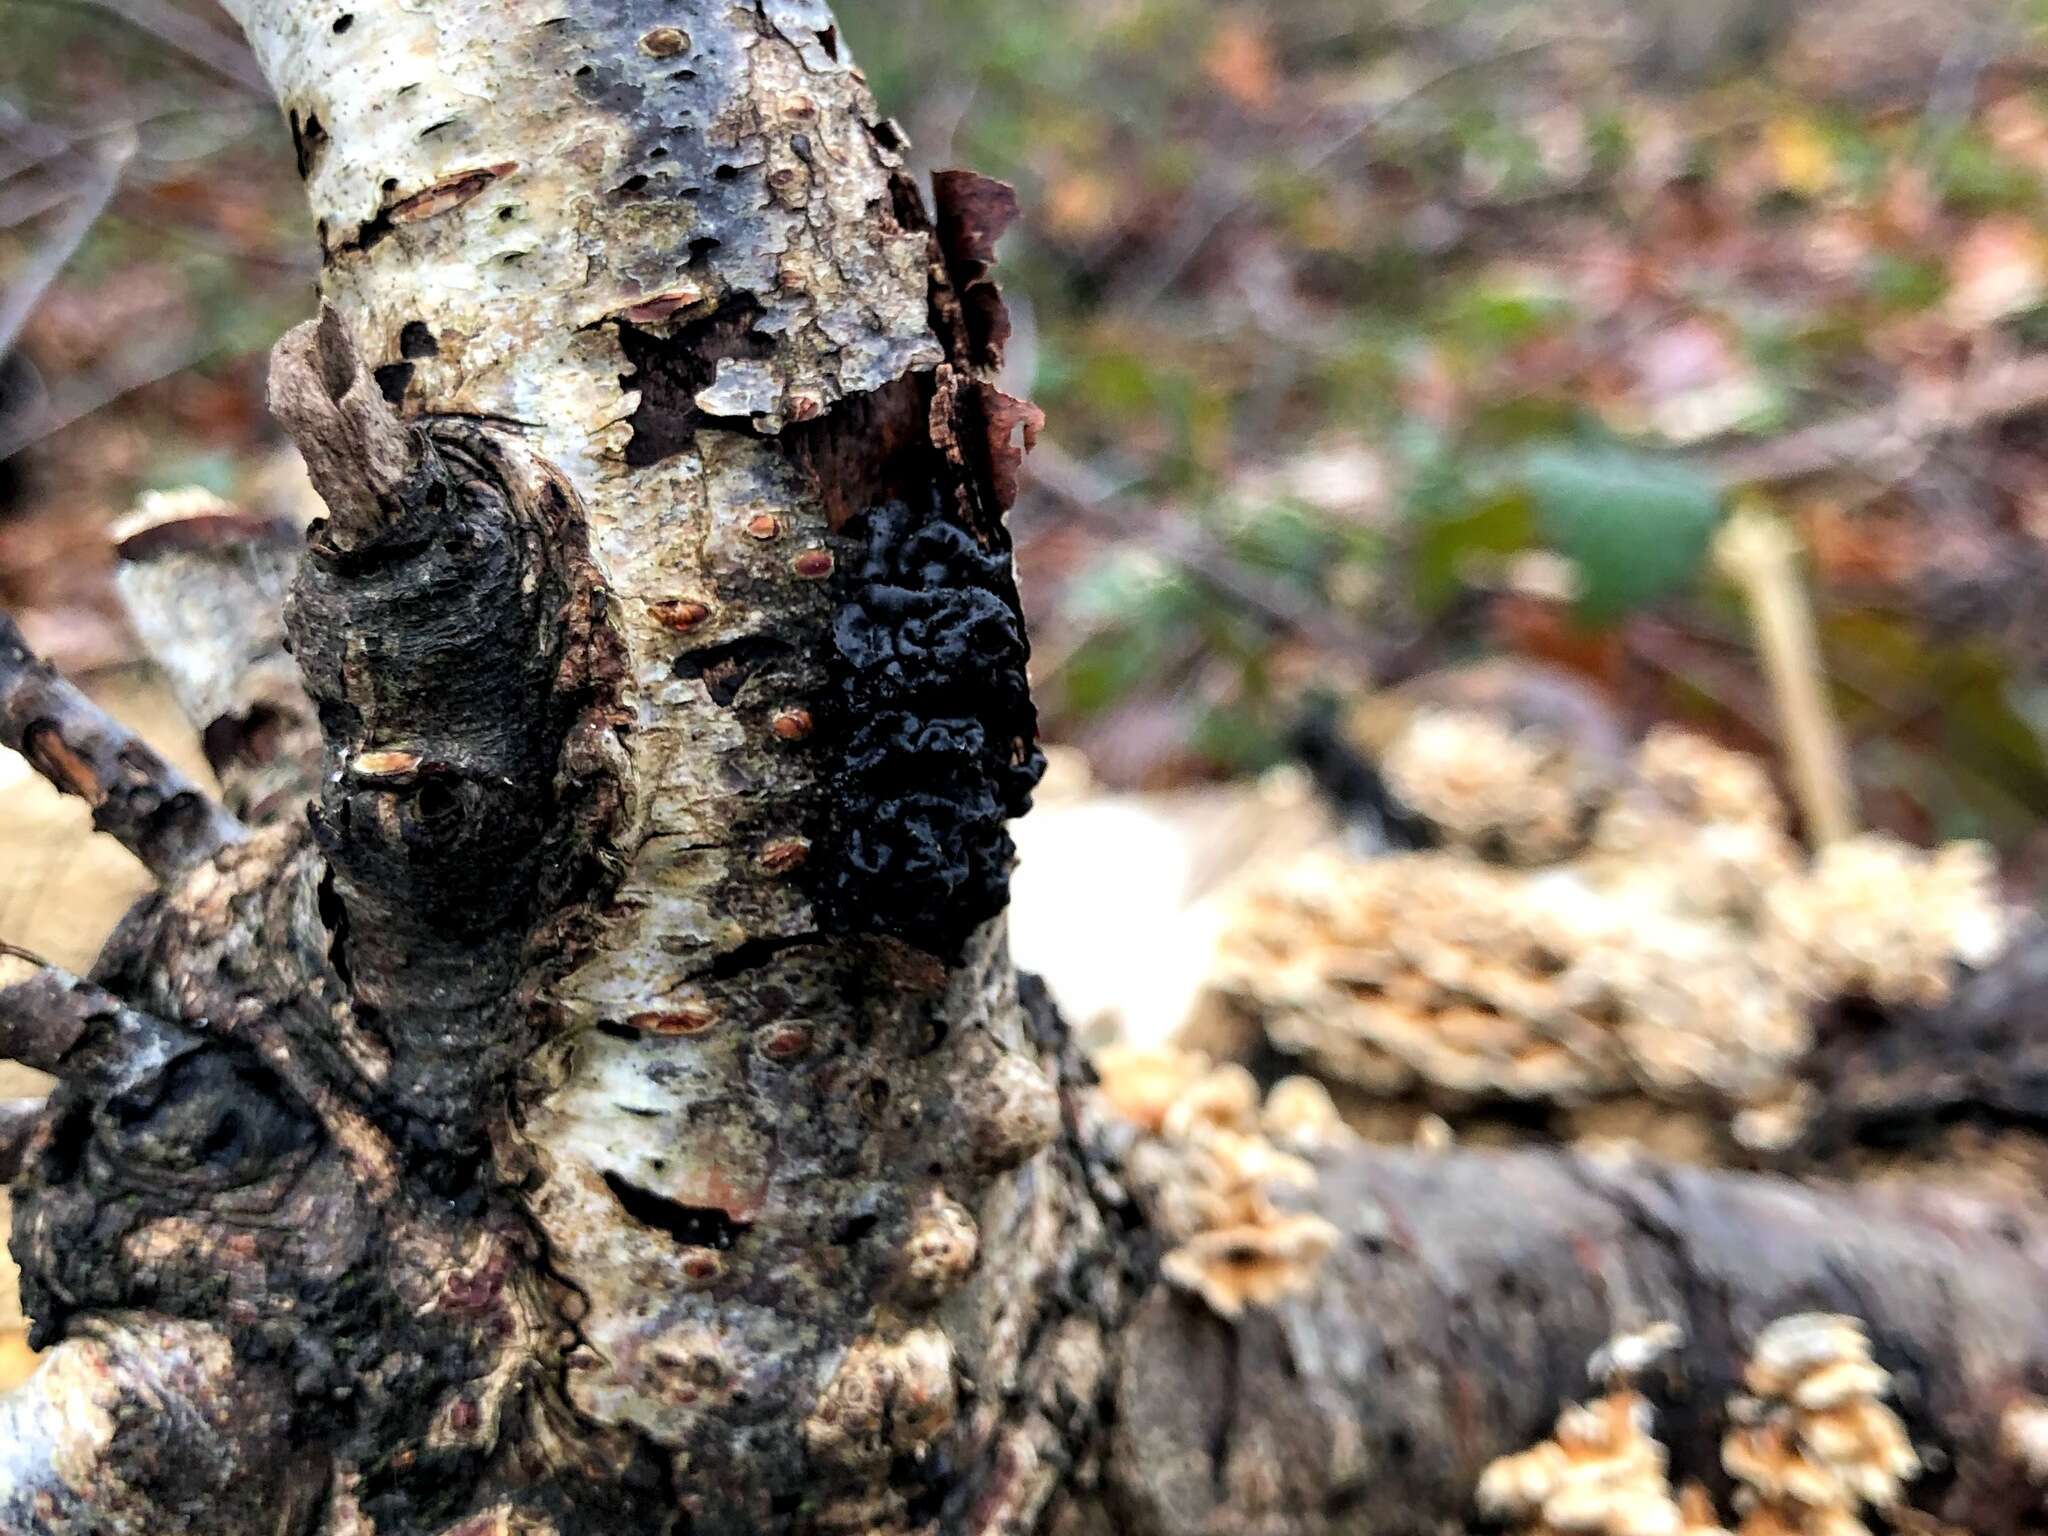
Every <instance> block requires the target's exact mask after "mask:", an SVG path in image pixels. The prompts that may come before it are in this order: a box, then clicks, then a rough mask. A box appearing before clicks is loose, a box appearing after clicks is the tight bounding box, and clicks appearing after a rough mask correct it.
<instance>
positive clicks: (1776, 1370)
mask: <svg viewBox="0 0 2048 1536" xmlns="http://www.w3.org/2000/svg"><path fill="white" fill-rule="evenodd" d="M1683 1343H1684V1340H1683V1336H1682V1335H1681V1334H1680V1333H1679V1331H1678V1329H1677V1328H1676V1327H1675V1326H1673V1325H1671V1324H1658V1325H1654V1326H1653V1327H1651V1328H1649V1329H1645V1330H1643V1332H1642V1333H1640V1334H1637V1335H1633V1336H1629V1337H1626V1338H1623V1339H1619V1340H1616V1341H1615V1342H1614V1343H1613V1344H1611V1345H1610V1346H1609V1347H1608V1348H1606V1349H1603V1350H1602V1351H1601V1352H1600V1353H1599V1354H1597V1355H1595V1356H1594V1359H1593V1362H1592V1371H1591V1374H1593V1375H1594V1376H1596V1377H1602V1378H1605V1380H1606V1383H1607V1391H1606V1393H1605V1394H1604V1395H1603V1396H1601V1397H1599V1398H1597V1399H1595V1400H1593V1401H1592V1402H1589V1403H1574V1404H1571V1405H1569V1406H1567V1407H1566V1408H1565V1409H1564V1411H1563V1412H1562V1413H1561V1414H1559V1415H1558V1419H1557V1428H1556V1431H1555V1433H1554V1434H1553V1435H1552V1437H1551V1438H1550V1439H1548V1440H1546V1441H1543V1442H1542V1443H1541V1444H1539V1445H1536V1446H1533V1447H1532V1448H1530V1449H1529V1450H1526V1451H1521V1452H1518V1453H1516V1454H1514V1455H1512V1456H1503V1457H1501V1458H1499V1459H1498V1460H1496V1461H1494V1462H1493V1463H1492V1464H1491V1465H1490V1466H1488V1467H1487V1469H1486V1471H1485V1473H1484V1475H1483V1476H1482V1477H1481V1478H1480V1481H1479V1488H1478V1492H1477V1495H1476V1502H1477V1504H1478V1506H1479V1510H1480V1513H1481V1514H1483V1515H1485V1516H1487V1517H1489V1518H1493V1519H1501V1520H1506V1521H1508V1522H1510V1523H1511V1525H1512V1527H1513V1529H1514V1530H1515V1531H1517V1532H1518V1533H1520V1536H1553V1533H1557V1536H1562V1533H1564V1532H1584V1533H1589V1536H1727V1533H1726V1531H1725V1530H1724V1528H1723V1527H1722V1526H1721V1524H1720V1522H1719V1519H1718V1517H1717V1516H1716V1514H1715V1512H1714V1508H1713V1505H1712V1502H1711V1501H1710V1499H1709V1498H1708V1496H1707V1494H1706V1492H1705V1490H1704V1489H1703V1488H1701V1487H1700V1486H1699V1485H1697V1484H1689V1485H1687V1486H1686V1487H1685V1488H1684V1489H1683V1490H1681V1491H1679V1492H1676V1493H1674V1492H1673V1490H1672V1486H1671V1482H1670V1475H1669V1464H1670V1455H1669V1452H1668V1451H1667V1450H1666V1449H1665V1447H1664V1445H1663V1444H1662V1443H1661V1442H1659V1441H1658V1439H1657V1438H1656V1434H1655V1419H1654V1415H1653V1413H1652V1411H1651V1408H1650V1404H1649V1400H1648V1399H1647V1398H1646V1397H1645V1396H1644V1395H1643V1393H1642V1392H1641V1391H1639V1390H1638V1389H1637V1386H1636V1378H1637V1376H1638V1375H1639V1373H1640V1370H1641V1368H1642V1367H1643V1366H1644V1365H1647V1364H1649V1363H1650V1362H1651V1361H1652V1360H1655V1359H1659V1358H1663V1357H1665V1356H1672V1355H1675V1354H1677V1352H1679V1351H1680V1350H1681V1349H1682V1346H1683ZM1644 1344H1647V1345H1648V1347H1647V1348H1643V1347H1638V1346H1641V1345H1644ZM1681 1363H1682V1362H1681ZM1743 1385H1744V1387H1745V1388H1747V1392H1746V1393H1744V1394H1741V1395H1737V1396H1736V1397H1734V1398H1733V1399H1731V1400H1730V1402H1729V1404H1728V1425H1727V1430H1726V1433H1725V1435H1724V1436H1723V1439H1722V1442H1721V1464H1722V1468H1723V1470H1724V1471H1725V1472H1726V1473H1727V1474H1728V1476H1729V1477H1730V1478H1731V1479H1733V1481H1734V1485H1735V1487H1734V1503H1735V1508H1736V1510H1737V1512H1738V1514H1739V1515H1740V1516H1741V1523H1740V1524H1739V1525H1738V1526H1737V1527H1736V1530H1735V1536H1868V1528H1867V1527H1866V1526H1865V1525H1864V1524H1863V1522H1862V1520H1861V1518H1860V1516H1861V1514H1862V1513H1863V1511H1864V1510H1865V1509H1866V1508H1869V1509H1875V1510H1880V1511H1886V1512H1889V1511H1892V1510H1894V1509H1896V1508H1897V1507H1898V1506H1899V1505H1900V1503H1901V1501H1902V1499H1903V1497H1904V1493H1905V1489H1906V1485H1907V1484H1908V1483H1909V1482H1911V1481H1912V1479H1913V1478H1914V1477H1916V1476H1917V1475H1918V1474H1919V1472H1920V1458H1919V1456H1918V1455H1917V1454H1916V1453H1915V1451H1914V1449H1913V1446H1912V1444H1911V1442H1910V1441H1909V1440H1908V1438H1907V1435H1906V1430H1905V1426H1904V1425H1903V1424H1902V1423H1901V1422H1900V1421H1899V1417H1898V1415H1897V1414H1896V1413H1894V1412H1893V1411H1892V1409H1891V1408H1890V1407H1889V1406H1888V1405H1887V1403H1886V1402H1885V1399H1886V1397H1887V1396H1889V1395H1890V1392H1891V1376H1890V1374H1889V1373H1888V1372H1886V1371H1885V1370H1884V1369H1883V1368H1882V1367H1881V1366H1879V1365H1878V1364H1877V1363H1876V1361H1874V1360H1873V1359H1872V1358H1871V1355H1870V1342H1869V1339H1868V1338H1867V1336H1866V1335H1865V1333H1864V1331H1863V1325H1862V1324H1861V1323H1860V1322H1858V1321H1857V1320H1856V1319H1855V1318H1853V1317H1845V1316H1840V1315H1837V1314H1830V1313H1798V1314H1795V1315H1792V1316H1789V1317H1781V1318H1779V1319H1777V1320H1776V1321H1775V1322H1773V1323H1771V1324H1770V1325H1769V1326H1768V1327H1766V1328H1765V1329H1764V1330H1763V1331H1762V1332H1761V1333H1760V1334H1759V1335H1758V1336H1757V1338H1756V1341H1755V1343H1754V1344H1753V1345H1752V1347H1751V1350H1750V1355H1749V1359H1748V1363H1747V1365H1746V1367H1745V1369H1744V1372H1743Z"/></svg>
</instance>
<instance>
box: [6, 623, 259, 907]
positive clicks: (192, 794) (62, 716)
mask: <svg viewBox="0 0 2048 1536" xmlns="http://www.w3.org/2000/svg"><path fill="white" fill-rule="evenodd" d="M0 745H4V746H9V747H12V748H13V749H14V750H15V751H17V752H19V753H21V755H22V756H24V757H26V758H27V759H28V760H29V761H30V762H31V763H32V764H34V765H35V768H36V770H37V772H39V773H41V774H42V775H43V777H44V778H46V779H48V780H49V781H50V782H51V783H53V784H55V785H56V786H57V787H58V788H59V789H61V790H63V791H64V792H65V793H66V794H70V795H76V796H77V797H78V798H79V799H81V800H83V801H84V802H85V803H86V804H87V805H89V806H91V807H92V820H93V825H94V826H96V827H98V828H99V829H100V830H101V831H102V832H107V833H110V834H112V835H113V836H114V837H116V838H118V839H119V840H120V843H121V846H122V847H124V848H126V849H127V850H128V851H129V852H130V853H133V854H134V855H135V856H136V857H137V858H138V859H140V860H142V862H143V863H144V864H146V865H148V866H149V868H150V869H151V870H152V871H153V872H154V873H156V874H157V875H158V876H161V877H168V876H171V875H175V874H178V873H180V872H182V871H184V870H188V869H190V868H192V867H193V866H194V865H197V864H200V863H202V862H204V861H205V860H207V859H209V858H211V857H213V855H214V854H216V853H218V852H219V851H220V850H221V849H222V848H224V847H226V846H227V845H228V844H230V843H233V842H238V841H240V840H241V839H242V838H243V837H244V836H245V835H246V829H245V828H244V827H243V826H242V825H241V823H239V822H237V821H236V820H235V819H234V818H233V817H231V816H229V815H228V814H227V813H226V812H225V811H223V810H221V809H220V808H219V807H218V806H216V805H215V804H214V803H213V802H212V801H211V800H209V799H208V798H207V796H206V794H205V792H204V791H203V790H201V789H200V788H199V787H198V786H197V785H196V784H193V783H192V782H191V781H190V780H188V779H187V778H186V777H185V776H184V775H183V774H181V773H179V772H178V771H177V769H175V768H173V767H172V766H171V765H170V764H169V763H167V762H165V761H164V760H163V759H162V758H160V757H158V756H157V755H156V753H154V752H152V751H151V750H150V749H149V748H148V747H146V746H144V745H143V744H142V742H141V741H140V740H139V739H138V738H136V737H135V736H134V735H132V734H131V733H130V732H128V731H125V730H123V729H122V728H121V727H120V726H119V725H117V724H115V723H114V722H113V721H112V720H110V719H109V718H107V716H106V715H105V714H104V713H102V712H101V710H100V708H99V706H98V705H96V704H94V703H93V702H92V701H91V700H90V699H88V698H87V697H86V696H85V695H84V694H82V693H80V692H79V691H78V690H77V689H76V688H74V687H72V686H71V685H70V684H69V683H67V682H65V681H64V680H63V679H62V678H60V677H59V676H57V674H56V673H55V672H54V671H52V670H51V668H50V666H49V664H48V663H47V662H44V661H42V660H41V659H40V658H38V657H37V656H36V655H35V654H34V652H32V651H30V650H29V648H28V645H27V643H26V642H25V641H23V639H22V638H21V631H20V630H19V629H17V628H16V627H15V624H14V621H13V620H12V619H10V618H8V617H7V615H5V614H4V613H0Z"/></svg>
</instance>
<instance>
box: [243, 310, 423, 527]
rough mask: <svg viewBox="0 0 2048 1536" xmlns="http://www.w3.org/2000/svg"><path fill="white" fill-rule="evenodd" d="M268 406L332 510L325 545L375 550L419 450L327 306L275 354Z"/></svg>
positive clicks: (290, 335)
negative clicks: (370, 545)
mask: <svg viewBox="0 0 2048 1536" xmlns="http://www.w3.org/2000/svg"><path fill="white" fill-rule="evenodd" d="M269 405H270V412H271V414H272V415H273V416H275V417H276V418H277V419H278V422H279V423H280V424H281V425H282V426H283V427H284V429H285V431H286V432H287V433H289V434H290V435H291V439H292V441H293V442H294V443H296V444H297V445H298V449H299V453H300V455H301V456H302V457H303V458H304V459H305V461H306V473H307V474H308V475H310V476H311V477H312V480H313V488H314V489H315V490H317V491H318V492H319V493H320V499H321V500H322V501H324V502H325V503H326V504H327V513H328V517H327V526H326V528H325V530H324V531H323V532H322V534H321V538H322V539H323V540H324V541H325V542H327V543H329V544H331V545H332V546H333V547H334V548H336V549H341V550H352V549H357V548H360V547H362V546H364V545H367V544H370V543H372V542H374V541H375V540H376V538H377V537H378V535H379V534H380V533H382V532H383V531H384V529H385V528H386V526H387V525H388V524H389V522H390V520H391V517H392V515H393V511H394V506H395V503H396V500H397V498H398V495H399V492H400V489H401V488H402V487H403V486H404V485H405V483H406V480H407V479H408V477H409V476H410V475H411V474H412V472H413V470H414V468H415V467H416V466H417V464H418V462H419V458H420V444H419V442H418V440H417V439H416V438H415V436H414V434H413V433H412V432H411V431H410V430H409V429H408V428H407V427H406V425H405V424H404V423H403V422H401V421H400V420H399V419H398V414H397V413H396V412H395V411H393V410H392V409H391V406H390V404H389V403H388V402H387V401H386V400H385V398H384V394H383V391H382V390H380V389H379V388H378V387H377V381H376V378H375V377H374V375H373V374H372V373H371V371H370V369H369V368H368V367H367V366H366V365H365V364H364V362H363V359H362V355H361V353H359V352H358V351H357V350H356V344H355V340H354V338H353V337H352V336H351V335H350V334H349V329H348V322H347V321H346V320H344V319H343V318H342V315H341V311H340V310H338V309H335V308H334V307H333V306H332V305H322V306H321V310H320V318H319V319H317V320H308V321H306V322H305V323H304V324H302V325H298V326H294V327H293V328H292V329H291V330H289V331H287V332H286V333H285V334H284V336H283V338H282V339H281V340H280V341H279V342H278V344H277V346H276V347H275V348H274V349H273V350H272V352H271V354H270V389H269Z"/></svg>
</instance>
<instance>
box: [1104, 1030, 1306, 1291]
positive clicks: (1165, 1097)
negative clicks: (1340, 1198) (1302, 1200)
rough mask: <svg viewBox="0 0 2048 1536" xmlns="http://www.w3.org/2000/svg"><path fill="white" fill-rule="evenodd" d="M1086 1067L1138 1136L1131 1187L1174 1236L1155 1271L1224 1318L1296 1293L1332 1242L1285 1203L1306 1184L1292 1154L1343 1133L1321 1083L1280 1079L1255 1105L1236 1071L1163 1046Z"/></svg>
mask: <svg viewBox="0 0 2048 1536" xmlns="http://www.w3.org/2000/svg"><path fill="white" fill-rule="evenodd" d="M1095 1065H1096V1071H1097V1073H1098V1074H1099V1076H1100V1079H1101V1088H1100V1093H1101V1098H1102V1102H1103V1105H1104V1107H1105V1108H1106V1109H1107V1110H1108V1111H1109V1113H1110V1114H1111V1115H1112V1116H1114V1117H1115V1118H1117V1119H1118V1120H1120V1121H1122V1122H1123V1123H1124V1125H1125V1126H1127V1127H1129V1128H1131V1129H1133V1130H1135V1131H1136V1132H1138V1133H1139V1135H1138V1138H1137V1139H1136V1140H1135V1143H1134V1145H1133V1146H1132V1147H1131V1149H1130V1153H1129V1161H1128V1164H1127V1167H1128V1171H1129V1174H1130V1177H1131V1180H1132V1183H1133V1184H1134V1185H1135V1186H1136V1188H1137V1190H1138V1192H1139V1196H1140V1199H1141V1201H1142V1202H1143V1204H1144V1205H1145V1207H1146V1211H1147V1215H1148V1216H1149V1217H1150V1218H1151V1220H1152V1221H1153V1223H1154V1224H1155V1225H1156V1226H1157V1227H1158V1228H1159V1230H1160V1231H1162V1232H1163V1233H1165V1234H1166V1235H1167V1237H1168V1238H1170V1239H1171V1240H1172V1242H1173V1243H1174V1246H1173V1247H1172V1248H1171V1249H1170V1250H1169V1251H1168V1252H1167V1254H1166V1256H1165V1258H1164V1259H1163V1260H1162V1261H1161V1264H1160V1273H1161V1274H1162V1275H1163V1276H1164V1277H1165V1278H1166V1279H1167V1280H1168V1281H1169V1282H1170V1283H1172V1284H1173V1285H1175V1286H1178V1287H1179V1288H1180V1289H1182V1290H1184V1291H1188V1292H1190V1293H1192V1294H1193V1295H1196V1296H1199V1297H1200V1298H1201V1299H1202V1301H1203V1302H1204V1303H1205V1304H1207V1305H1208V1307H1209V1308H1210V1309H1211V1310H1212V1311H1214V1312H1216V1313H1217V1314H1218V1315H1219V1316H1222V1317H1229V1318H1234V1317H1237V1316H1239V1315H1240V1314H1242V1313H1243V1312H1244V1310H1245V1309H1246V1308H1247V1307H1258V1306H1265V1305H1269V1304H1271V1303H1272V1302H1274V1301H1277V1300H1278V1299H1279V1298H1281V1297H1283V1296H1286V1295H1289V1294H1292V1293H1293V1292H1295V1291H1299V1290H1302V1289H1304V1288H1305V1287H1306V1286H1307V1285H1308V1284H1309V1283H1310V1282H1311V1281H1312V1280H1313V1279H1314V1276H1315V1273H1316V1271H1317V1269H1318V1268H1319V1267H1320V1266H1321V1264H1322V1262H1323V1260H1324V1259H1325V1258H1327V1257H1328V1256H1329V1253H1330V1251H1331V1249H1332V1248H1334V1247H1335V1246H1336V1243H1337V1239H1338V1232H1337V1229H1336V1228H1335V1227H1334V1226H1332V1225H1331V1224H1330V1223H1329V1222H1328V1221H1326V1220H1324V1219H1323V1218H1322V1217H1320V1216H1317V1215H1314V1214H1313V1213H1310V1212H1307V1211H1301V1210H1295V1209H1290V1208H1289V1205H1288V1203H1287V1200H1286V1193H1287V1192H1288V1191H1295V1192H1300V1191H1303V1190H1308V1189H1312V1188H1314V1186H1315V1182H1316V1171H1315V1166H1314V1164H1313V1163H1312V1162H1310V1161H1309V1160H1308V1158H1307V1157H1304V1156H1301V1155H1299V1153H1301V1152H1309V1151H1313V1150H1314V1148H1316V1147H1317V1146H1319V1145H1327V1144H1328V1142H1329V1141H1330V1139H1332V1138H1335V1137H1340V1136H1342V1135H1343V1134H1344V1132H1343V1129H1342V1126H1341V1124H1340V1122H1339V1120H1338V1117H1337V1112H1336V1109H1335V1107H1334V1106H1333V1105H1332V1104H1331V1103H1330V1099H1329V1095H1328V1094H1327V1093H1326V1092H1325V1091H1324V1090H1323V1088H1322V1086H1321V1085H1320V1084H1318V1083H1316V1082H1315V1081H1313V1080H1312V1079H1308V1078H1289V1079H1286V1080H1285V1081H1283V1082H1281V1083H1280V1084H1278V1085H1276V1087H1275V1088H1274V1090H1273V1092H1272V1094H1271V1095H1270V1096H1268V1097H1267V1098H1266V1099H1265V1100H1264V1102H1263V1103H1262V1102H1261V1098H1260V1093H1259V1087H1258V1084H1257V1083H1256V1082H1255V1081H1254V1080H1253V1078H1252V1075H1251V1074H1250V1073H1249V1072H1248V1071H1246V1070H1245V1069H1244V1068H1243V1067H1241V1066H1236V1065H1224V1066H1217V1065H1215V1064H1214V1063H1212V1062H1211V1061H1210V1060H1209V1059H1208V1058H1207V1057H1206V1056H1203V1055H1201V1054H1200V1053H1198V1052H1194V1051H1180V1050H1174V1049H1171V1048H1163V1049H1143V1048H1138V1047H1131V1046H1116V1047H1111V1048H1109V1049H1108V1050H1105V1051H1103V1052H1102V1053H1100V1054H1099V1055H1098V1056H1097V1058H1096V1063H1095ZM1280 1144H1285V1145H1286V1146H1288V1147H1291V1148H1293V1149H1294V1150H1282V1146H1281V1145H1280Z"/></svg>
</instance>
